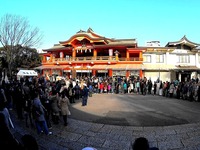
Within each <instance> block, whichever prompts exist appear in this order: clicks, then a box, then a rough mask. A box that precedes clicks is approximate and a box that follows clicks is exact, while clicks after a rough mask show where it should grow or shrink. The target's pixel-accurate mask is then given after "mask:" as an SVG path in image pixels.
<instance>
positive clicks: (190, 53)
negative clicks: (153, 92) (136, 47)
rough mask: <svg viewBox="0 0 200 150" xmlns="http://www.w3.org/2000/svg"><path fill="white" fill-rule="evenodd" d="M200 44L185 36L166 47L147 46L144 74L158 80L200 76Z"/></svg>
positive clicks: (187, 78) (181, 79) (144, 56)
mask: <svg viewBox="0 0 200 150" xmlns="http://www.w3.org/2000/svg"><path fill="white" fill-rule="evenodd" d="M199 47H200V44H197V43H194V42H191V41H189V40H188V39H187V38H186V37H185V36H184V37H183V38H181V39H180V40H179V41H176V42H168V43H167V45H166V46H165V47H154V46H149V47H146V51H145V52H143V68H142V69H143V72H144V76H145V77H147V78H151V80H152V81H156V80H157V79H158V78H160V80H162V81H173V80H176V79H178V80H179V81H186V80H190V79H192V78H193V79H196V78H197V77H198V78H199V77H200V49H199Z"/></svg>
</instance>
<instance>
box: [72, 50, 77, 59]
mask: <svg viewBox="0 0 200 150" xmlns="http://www.w3.org/2000/svg"><path fill="white" fill-rule="evenodd" d="M75 58H76V50H75V48H74V49H72V60H75Z"/></svg>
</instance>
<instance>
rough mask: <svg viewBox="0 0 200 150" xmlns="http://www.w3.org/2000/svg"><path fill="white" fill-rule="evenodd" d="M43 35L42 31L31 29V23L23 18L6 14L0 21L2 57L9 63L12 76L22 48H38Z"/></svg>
mask: <svg viewBox="0 0 200 150" xmlns="http://www.w3.org/2000/svg"><path fill="white" fill-rule="evenodd" d="M41 40H42V34H41V33H40V30H39V29H38V28H37V27H35V28H33V27H31V26H30V24H29V21H28V20H27V19H26V18H24V17H21V16H17V15H11V14H6V15H5V16H3V17H2V18H1V21H0V42H1V44H2V46H3V48H4V49H3V51H2V52H1V54H2V56H4V57H5V58H6V61H7V63H8V71H9V74H10V75H11V71H12V66H13V63H14V60H15V58H16V57H17V56H19V55H18V54H17V53H18V52H19V50H18V47H19V45H20V46H22V47H30V48H31V47H38V46H40V44H41Z"/></svg>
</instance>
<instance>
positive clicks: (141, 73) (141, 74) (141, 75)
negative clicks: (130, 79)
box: [140, 69, 143, 78]
mask: <svg viewBox="0 0 200 150" xmlns="http://www.w3.org/2000/svg"><path fill="white" fill-rule="evenodd" d="M142 77H143V72H142V69H140V78H142Z"/></svg>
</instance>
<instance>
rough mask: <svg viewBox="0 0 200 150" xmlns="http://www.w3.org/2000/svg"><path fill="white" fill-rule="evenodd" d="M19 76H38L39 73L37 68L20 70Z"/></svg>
mask: <svg viewBox="0 0 200 150" xmlns="http://www.w3.org/2000/svg"><path fill="white" fill-rule="evenodd" d="M17 75H18V76H38V73H37V72H36V71H35V70H20V71H19V72H18V73H17Z"/></svg>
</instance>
